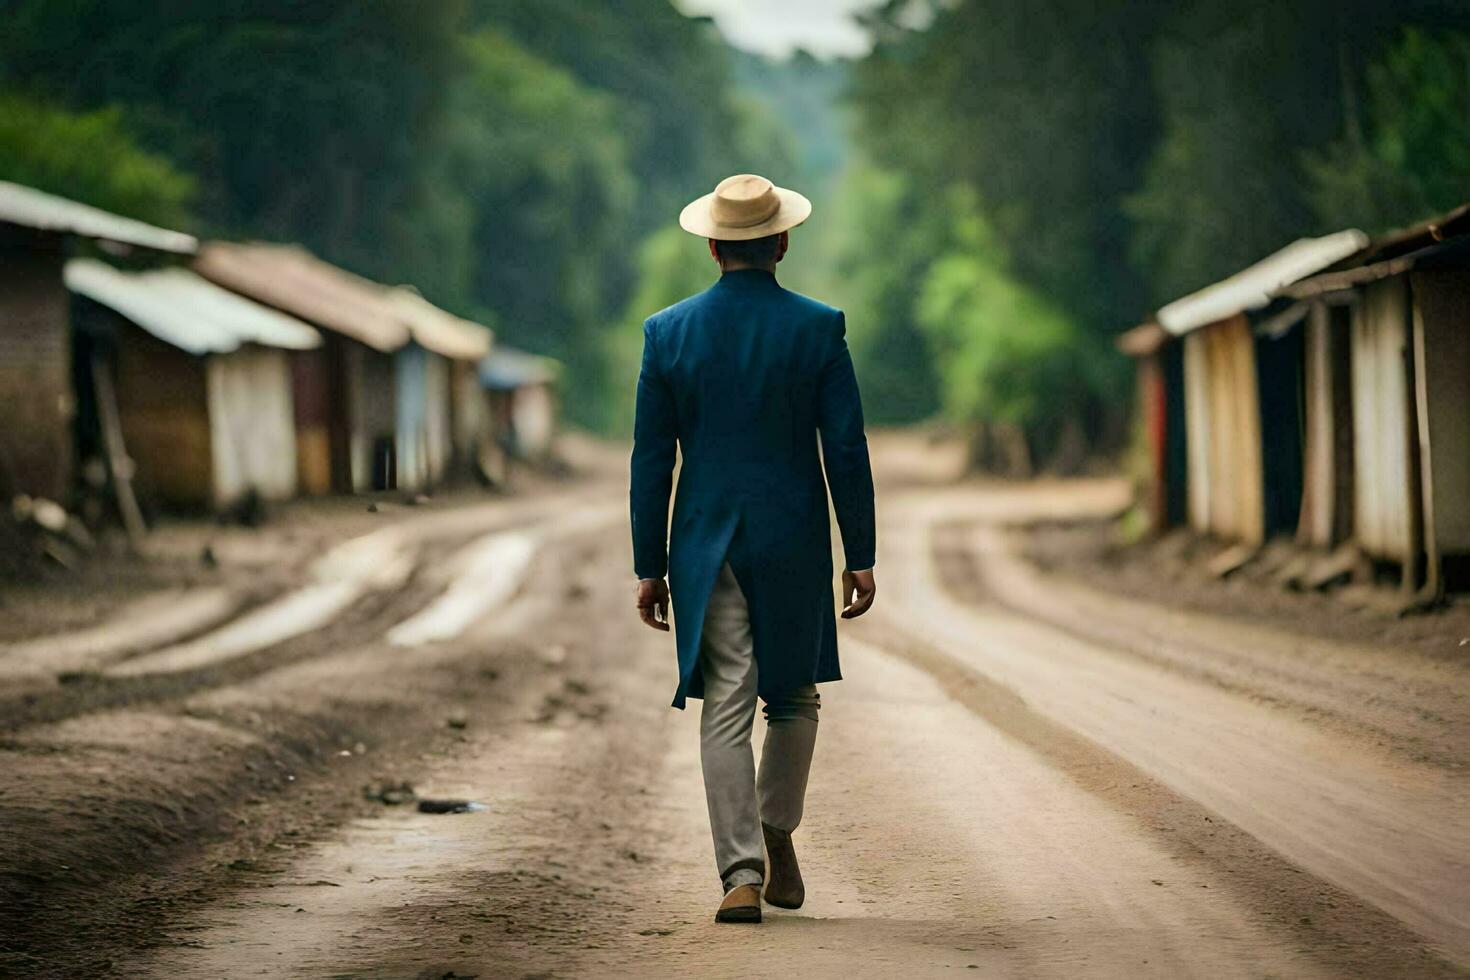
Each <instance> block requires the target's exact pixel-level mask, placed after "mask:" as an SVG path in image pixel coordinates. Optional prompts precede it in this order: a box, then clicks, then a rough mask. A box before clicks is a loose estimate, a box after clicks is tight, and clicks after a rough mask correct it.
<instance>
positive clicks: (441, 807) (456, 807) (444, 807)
mask: <svg viewBox="0 0 1470 980" xmlns="http://www.w3.org/2000/svg"><path fill="white" fill-rule="evenodd" d="M488 809H490V808H489V807H488V806H486V805H485V804H483V803H478V802H476V801H475V800H419V812H420V813H482V812H484V811H485V810H488Z"/></svg>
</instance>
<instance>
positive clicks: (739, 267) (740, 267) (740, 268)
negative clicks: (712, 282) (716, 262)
mask: <svg viewBox="0 0 1470 980" xmlns="http://www.w3.org/2000/svg"><path fill="white" fill-rule="evenodd" d="M726 272H766V273H770V274H771V275H773V276H774V275H775V274H776V267H775V266H774V265H747V264H745V263H743V262H731V263H728V264H726V265H722V266H720V273H721V274H724V273H726Z"/></svg>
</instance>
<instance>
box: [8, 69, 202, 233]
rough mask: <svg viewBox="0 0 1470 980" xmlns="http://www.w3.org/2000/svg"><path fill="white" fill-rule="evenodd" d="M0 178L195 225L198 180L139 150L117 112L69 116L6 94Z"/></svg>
mask: <svg viewBox="0 0 1470 980" xmlns="http://www.w3.org/2000/svg"><path fill="white" fill-rule="evenodd" d="M0 178H3V179H5V180H11V181H15V182H17V183H21V184H26V185H28V186H31V187H35V188H38V189H40V190H43V191H50V192H51V193H53V194H61V195H65V196H68V197H72V198H75V199H77V200H80V201H82V202H84V203H87V204H91V205H93V206H94V207H99V208H105V209H107V210H109V211H116V212H117V213H119V214H123V215H127V216H128V217H132V218H139V219H141V220H143V221H151V222H154V223H155V224H160V225H165V226H168V227H174V228H178V227H188V226H190V225H192V223H193V221H192V217H191V213H190V205H191V202H192V201H193V199H194V194H195V181H194V178H193V177H192V176H190V175H189V174H186V173H184V172H182V171H181V170H179V169H178V168H177V167H175V166H174V165H173V164H172V163H171V162H169V161H168V160H167V159H165V158H164V157H162V156H160V155H159V154H156V153H149V152H147V151H145V150H143V149H141V148H140V147H139V146H138V143H137V140H136V139H135V138H134V136H133V134H132V133H131V132H129V131H128V129H127V127H126V125H125V124H124V121H123V116H122V112H121V111H120V110H118V109H103V110H99V111H97V112H88V113H71V112H66V111H64V110H61V109H57V108H55V107H54V106H49V105H46V104H44V103H41V102H37V101H35V100H34V99H28V98H24V97H22V96H18V95H0Z"/></svg>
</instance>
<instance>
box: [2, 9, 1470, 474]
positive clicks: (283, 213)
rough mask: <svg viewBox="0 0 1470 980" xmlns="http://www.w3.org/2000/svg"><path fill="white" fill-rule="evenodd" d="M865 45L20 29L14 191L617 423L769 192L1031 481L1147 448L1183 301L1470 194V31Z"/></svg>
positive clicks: (594, 421)
mask: <svg viewBox="0 0 1470 980" xmlns="http://www.w3.org/2000/svg"><path fill="white" fill-rule="evenodd" d="M869 26H870V27H871V29H872V30H873V32H874V34H875V37H876V38H877V42H878V43H877V47H876V49H875V51H874V52H873V54H872V55H871V56H869V57H867V58H865V59H863V60H861V61H859V62H856V63H853V64H851V65H848V64H840V63H829V62H822V61H819V60H817V59H814V58H811V57H809V56H806V55H802V54H797V55H796V56H795V57H793V58H792V59H790V60H788V61H786V62H783V63H780V64H773V63H772V62H770V61H768V60H765V59H761V58H758V57H755V56H752V55H748V54H743V53H739V52H734V51H731V50H730V49H728V48H727V47H726V46H725V45H724V44H723V43H722V42H721V41H720V40H719V38H718V35H717V34H716V33H715V30H714V28H713V26H712V25H711V24H710V23H708V22H707V21H703V20H699V19H693V18H688V17H685V16H683V15H682V14H680V13H679V12H678V10H677V9H676V7H675V6H674V5H673V4H671V3H670V0H603V2H598V3H588V2H585V0H433V2H428V3H425V2H418V0H316V2H313V3H309V4H303V3H300V2H297V0H221V2H215V3H192V4H191V3H181V2H166V3H159V2H143V0H11V2H10V3H9V4H7V5H6V30H4V31H0V177H8V178H10V179H16V180H21V181H23V182H26V183H29V184H33V185H35V186H39V187H42V188H45V189H49V190H53V191H57V192H59V193H64V194H70V195H72V196H75V197H79V198H81V199H84V200H87V201H91V202H93V203H96V204H99V205H101V206H104V207H109V208H113V209H115V210H118V211H121V212H124V213H128V214H135V215H138V216H140V217H143V218H149V219H152V220H155V221H158V222H161V223H165V224H170V225H174V226H182V227H186V228H188V229H189V230H193V231H196V232H199V233H202V234H205V235H221V236H231V237H241V238H250V237H261V238H268V239H275V240H283V241H300V242H303V243H304V244H306V245H307V246H309V247H310V248H312V249H314V250H315V251H317V252H319V253H320V254H322V255H323V256H324V257H326V258H328V259H330V260H332V261H334V262H337V263H340V264H342V265H344V266H346V267H348V268H351V269H354V270H356V271H359V272H361V273H363V274H365V275H369V276H372V277H374V278H378V279H381V280H385V281H389V282H411V283H413V284H415V285H417V286H418V287H419V288H420V289H422V290H423V291H424V293H425V294H426V295H428V296H429V297H430V298H432V299H434V300H436V301H437V302H439V303H441V304H442V305H445V306H447V307H449V308H451V309H454V310H456V311H458V312H461V313H464V314H466V315H469V316H473V317H475V318H478V319H482V320H485V321H487V322H491V323H493V325H494V326H495V327H496V329H497V331H498V332H499V335H500V336H501V337H502V338H503V339H504V340H505V341H507V342H509V343H512V344H518V345H521V346H525V347H529V348H532V349H535V350H537V351H542V352H545V353H549V354H553V355H555V356H557V357H560V358H562V359H563V360H565V361H566V362H567V363H568V369H569V370H568V378H567V388H568V397H567V398H566V405H567V407H568V410H569V412H570V413H571V415H572V416H573V418H574V419H575V420H576V421H579V422H583V423H587V424H591V425H594V426H597V427H600V428H605V429H614V430H615V429H618V428H621V427H623V426H625V425H626V421H627V417H628V410H629V404H628V400H629V398H630V397H631V395H630V392H631V384H630V378H629V375H630V374H631V373H632V372H633V371H634V370H636V364H637V350H636V348H637V345H638V343H639V338H640V331H639V329H638V327H639V324H640V323H641V321H642V319H643V317H645V316H647V315H648V314H649V313H651V312H654V311H655V310H656V309H658V308H660V307H662V306H664V305H667V304H668V303H670V302H673V301H675V300H677V299H679V298H681V297H683V296H685V295H688V294H689V293H691V292H694V291H696V290H698V289H699V288H702V286H703V285H704V284H706V283H707V282H708V281H709V280H710V279H711V278H712V277H713V275H714V269H713V266H712V265H711V263H710V261H709V258H708V256H707V254H706V253H705V250H704V246H703V243H701V242H700V241H698V240H697V239H694V238H692V237H691V236H687V235H683V234H682V233H680V232H678V231H677V230H676V229H674V228H673V226H672V225H673V222H672V219H673V217H674V215H676V214H677V212H678V209H679V207H680V206H681V205H682V204H683V203H684V202H685V201H687V200H689V199H690V198H692V197H693V196H695V195H697V194H699V193H702V192H704V191H706V190H707V189H708V188H709V187H710V186H711V185H712V184H713V183H714V182H715V181H716V180H717V179H718V178H720V177H722V176H724V175H726V174H729V173H732V172H738V171H742V170H745V171H756V172H760V173H764V174H767V175H768V176H770V177H772V178H773V179H775V180H777V181H779V182H782V183H786V184H788V185H790V186H796V187H799V188H801V189H802V190H804V191H806V192H807V193H808V194H809V195H810V196H811V197H812V198H813V199H814V201H815V203H816V205H817V210H816V212H815V214H814V216H813V219H812V221H810V222H809V223H808V224H807V225H806V226H805V227H803V228H802V229H800V230H799V231H798V232H797V234H796V236H795V241H794V247H793V249H792V253H791V255H790V256H789V257H788V259H787V262H786V263H785V264H784V265H783V266H782V269H781V277H782V280H783V282H786V283H787V284H789V285H792V286H794V287H796V288H799V289H803V290H805V291H809V292H812V293H814V294H816V295H818V296H819V297H820V298H822V299H825V300H827V301H829V302H833V303H835V304H838V305H841V306H843V307H844V308H846V309H847V310H848V314H849V315H848V323H849V330H850V341H851V345H852V349H853V352H854V356H855V359H856V360H857V363H858V369H859V374H860V376H861V378H862V381H863V386H864V392H865V398H866V402H867V407H868V414H869V416H870V418H872V419H873V420H875V421H879V422H910V421H916V420H921V419H925V418H929V417H932V416H934V415H936V414H941V413H942V414H944V415H946V416H948V417H949V418H950V419H952V420H953V421H955V422H957V423H959V424H961V425H963V426H965V427H966V428H967V429H968V430H969V431H970V432H971V433H972V434H973V435H974V437H975V446H976V448H977V451H978V453H979V457H978V458H979V459H980V460H981V461H982V462H986V463H988V464H993V465H1000V466H1005V467H1010V468H1018V469H1024V468H1027V467H1029V466H1030V465H1033V464H1035V465H1049V464H1050V465H1056V466H1061V467H1065V466H1068V465H1071V464H1072V463H1073V462H1075V461H1076V460H1077V459H1078V458H1079V456H1080V455H1081V451H1080V450H1079V447H1082V446H1086V445H1093V446H1096V445H1099V444H1106V443H1107V442H1108V440H1109V439H1110V438H1111V437H1112V436H1113V434H1114V433H1116V432H1118V431H1120V430H1121V428H1122V427H1121V425H1120V424H1119V421H1118V417H1119V416H1120V414H1121V408H1120V406H1121V404H1122V402H1123V401H1124V400H1125V397H1124V393H1125V392H1126V386H1125V385H1124V384H1123V378H1124V375H1125V373H1126V371H1125V365H1123V364H1122V363H1121V360H1120V359H1119V358H1118V357H1117V356H1116V355H1114V354H1113V353H1112V352H1111V350H1110V345H1109V343H1108V341H1109V338H1110V336H1111V335H1112V334H1113V333H1114V332H1116V331H1117V330H1119V329H1122V328H1125V327H1127V326H1129V325H1131V324H1133V323H1135V322H1137V321H1138V319H1139V318H1140V317H1143V316H1146V315H1147V312H1148V311H1149V310H1150V309H1152V308H1154V307H1156V306H1157V305H1158V304H1159V303H1161V302H1163V301H1166V300H1168V299H1171V298H1174V297H1176V296H1178V295H1180V294H1181V293H1183V292H1187V291H1189V290H1193V289H1195V288H1198V287H1200V286H1202V285H1204V284H1206V283H1209V282H1211V281H1214V280H1215V279H1218V278H1220V277H1222V276H1224V275H1228V274H1230V273H1231V272H1234V271H1236V270H1237V269H1239V268H1240V267H1242V266H1244V265H1246V264H1249V263H1250V262H1253V261H1255V260H1256V259H1258V258H1260V257H1261V256H1262V255H1264V254H1266V253H1268V252H1270V251H1273V250H1274V249H1276V248H1279V247H1280V246H1281V245H1283V244H1285V243H1286V242H1287V241H1289V240H1290V239H1292V238H1294V237H1297V236H1300V235H1304V234H1312V233H1322V232H1327V231H1331V230H1335V229H1337V228H1340V227H1344V226H1349V225H1356V226H1359V227H1363V228H1364V229H1366V230H1368V231H1379V230H1383V229H1384V228H1386V227H1388V226H1390V225H1395V224H1399V223H1402V222H1406V221H1409V220H1414V219H1417V218H1419V217H1423V216H1425V215H1427V214H1430V213H1433V212H1435V211H1436V210H1440V209H1444V208H1448V207H1450V206H1453V205H1455V204H1458V203H1460V201H1461V200H1463V199H1466V198H1470V8H1467V7H1466V5H1465V4H1464V3H1463V2H1462V0H1398V2H1396V3H1392V4H1386V3H1382V2H1378V0H1337V2H1335V3H1327V2H1326V0H1289V2H1281V0H1183V2H1175V3H1166V2H1164V0H1133V2H1129V3H1123V2H1121V0H1120V2H1114V3H1099V2H1097V0H1036V2H1033V3H1025V4H1021V3H1014V2H1009V0H888V2H887V3H886V4H884V5H882V6H880V7H879V8H877V10H876V11H875V12H873V13H872V14H871V15H870V22H869ZM849 115H850V116H851V118H849ZM1079 420H1080V424H1079Z"/></svg>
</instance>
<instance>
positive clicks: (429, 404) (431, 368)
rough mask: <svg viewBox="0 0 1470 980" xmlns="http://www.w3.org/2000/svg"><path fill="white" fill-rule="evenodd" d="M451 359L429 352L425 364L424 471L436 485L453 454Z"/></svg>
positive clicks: (430, 481) (442, 477)
mask: <svg viewBox="0 0 1470 980" xmlns="http://www.w3.org/2000/svg"><path fill="white" fill-rule="evenodd" d="M449 363H450V362H449V359H448V358H447V357H444V356H442V355H439V354H434V353H430V354H428V356H427V358H426V360H425V361H424V469H425V474H426V476H427V479H428V482H429V483H431V484H437V483H439V482H441V481H442V480H443V479H444V474H445V472H446V471H447V470H448V469H449V458H450V456H451V455H452V454H453V453H454V442H453V430H452V429H451V427H450V411H449V400H450V391H449Z"/></svg>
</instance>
